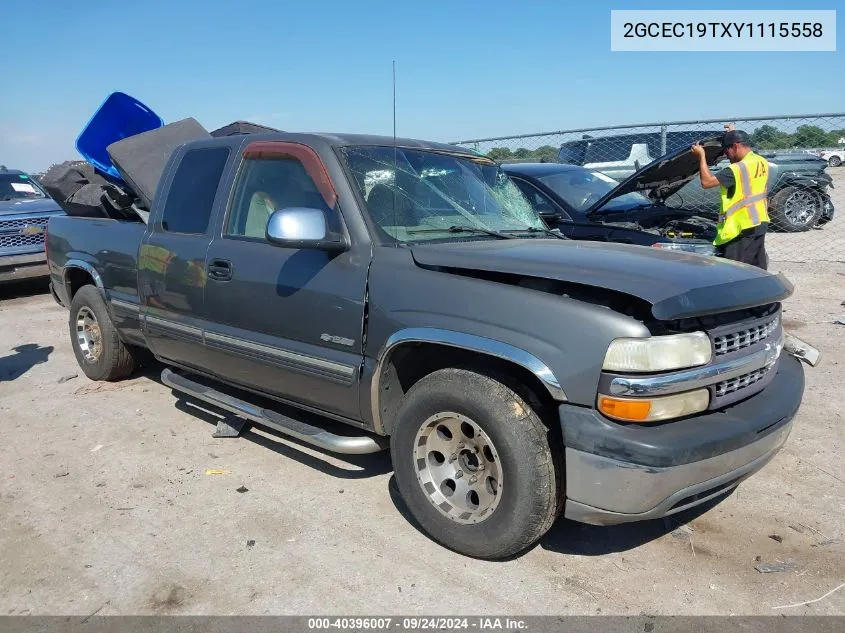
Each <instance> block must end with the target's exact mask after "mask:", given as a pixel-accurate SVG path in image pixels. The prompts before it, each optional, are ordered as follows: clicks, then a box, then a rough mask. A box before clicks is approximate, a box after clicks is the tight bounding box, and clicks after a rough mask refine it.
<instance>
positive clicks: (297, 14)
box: [0, 0, 845, 171]
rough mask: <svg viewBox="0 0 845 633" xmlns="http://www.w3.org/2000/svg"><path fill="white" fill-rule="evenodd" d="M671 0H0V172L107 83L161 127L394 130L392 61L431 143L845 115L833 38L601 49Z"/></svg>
mask: <svg viewBox="0 0 845 633" xmlns="http://www.w3.org/2000/svg"><path fill="white" fill-rule="evenodd" d="M796 4H797V3H794V2H782V1H779V0H767V1H765V2H753V1H749V2H744V3H743V4H742V6H737V5H736V3H734V2H714V1H710V0H709V1H708V2H707V3H703V4H702V5H699V6H705V7H706V8H707V9H737V8H742V9H794V8H796ZM838 5H839V6H841V0H835V1H830V0H824V1H821V0H820V1H816V2H813V3H812V5H811V6H807V7H804V8H808V9H836V8H838ZM678 7H679V4H678V3H677V1H674V2H665V1H661V0H654V1H652V2H648V3H644V2H627V3H626V2H618V1H617V2H604V1H602V0H593V1H591V2H588V3H581V2H564V1H563V0H556V1H551V0H549V1H541V0H521V2H518V3H517V2H514V1H513V0H449V1H442V0H425V1H424V2H418V1H414V0H405V1H400V0H392V1H381V2H376V1H369V0H354V1H352V2H350V1H343V0H340V1H335V0H324V1H319V0H313V1H311V2H301V1H297V2H292V1H289V0H238V1H237V2H221V1H217V0H205V1H203V2H199V1H196V2H189V1H187V0H181V1H180V0H167V1H165V0H144V1H143V2H121V3H117V2H111V1H107V0H85V1H84V2H67V0H27V1H26V2H12V1H11V0H4V1H3V2H2V6H0V16H2V20H0V33H2V35H0V64H2V65H4V66H5V70H6V72H5V73H4V78H3V81H2V82H0V164H5V165H7V166H8V167H10V168H19V169H24V170H27V171H40V170H43V169H45V168H47V167H48V166H49V165H50V164H52V163H54V162H58V161H62V160H68V159H76V158H78V157H79V156H78V154H77V152H76V150H75V149H74V142H75V139H76V136H77V135H78V134H79V132H80V131H81V130H82V128H83V127H84V126H85V124H86V122H87V121H88V119H89V118H90V116H91V115H92V114H93V113H94V111H95V110H96V109H97V108H98V107H99V105H100V103H101V102H102V101H103V99H105V97H106V96H108V94H110V93H111V92H113V91H122V92H126V93H128V94H130V95H132V96H134V97H136V98H137V99H140V100H141V101H142V102H143V103H145V104H146V105H148V106H149V107H150V108H152V109H153V110H154V111H155V112H157V113H158V114H159V115H160V116H161V117H162V118H163V119H164V120H165V121H166V122H172V121H176V120H179V119H182V118H186V117H194V118H195V119H197V120H198V121H199V122H200V123H202V124H203V125H204V126H205V127H206V128H207V129H209V130H211V129H214V128H216V127H219V126H221V125H224V124H226V123H229V122H231V121H235V120H239V119H245V120H250V121H254V122H257V123H264V124H266V125H270V126H272V127H276V128H280V129H284V130H288V131H298V132H325V131H332V132H360V133H371V134H392V130H393V118H392V116H393V102H392V94H393V92H392V90H393V89H392V62H393V61H394V60H395V62H396V77H397V79H396V126H397V133H398V134H399V135H400V136H406V137H415V138H424V139H427V140H433V141H447V142H448V141H456V140H465V139H476V138H482V137H487V136H502V135H510V134H524V133H532V132H544V131H550V130H560V129H571V128H580V127H589V126H599V125H616V124H626V123H639V122H644V123H647V122H654V121H664V120H678V119H698V118H722V117H724V118H725V119H727V120H730V119H734V118H742V117H750V116H765V115H781V114H806V113H822V112H824V113H828V112H840V111H845V82H843V75H842V69H843V68H845V63H843V62H845V53H843V52H842V49H843V47H842V45H840V46H839V50H838V51H836V52H803V53H795V52H791V53H779V52H778V53H727V52H724V53H713V52H709V53H702V52H690V53H678V52H674V53H669V52H657V53H655V52H636V53H635V52H611V50H610V32H609V29H610V11H611V9H637V8H639V9H677V8H678ZM842 15H845V11H840V12H839V14H838V15H837V19H838V23H839V24H838V25H837V26H839V25H841V23H842ZM837 30H838V31H839V30H841V29H839V28H838V29H837Z"/></svg>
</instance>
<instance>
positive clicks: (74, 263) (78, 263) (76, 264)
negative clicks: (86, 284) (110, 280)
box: [62, 259, 108, 305]
mask: <svg viewBox="0 0 845 633" xmlns="http://www.w3.org/2000/svg"><path fill="white" fill-rule="evenodd" d="M71 268H79V269H81V270H84V271H85V272H86V273H88V274H89V275H91V278H92V279H93V280H94V285H96V286H97V289H98V290H99V291H100V294H101V295H102V296H103V301H106V305H108V301H107V297H106V286H105V284H103V279H102V277H100V273H98V272H97V269H96V268H94V267H93V266H92V265H91V264H89V263H88V262H85V261H82V260H81V259H69V260H67V261H66V262H65V265H64V267H63V268H62V284H63V285H64V289H65V295H66V296H67V299H68V305H70V301H71V300H72V299H73V297H72V296H71V287H70V279H69V278H68V274H67V273H68V270H70V269H71Z"/></svg>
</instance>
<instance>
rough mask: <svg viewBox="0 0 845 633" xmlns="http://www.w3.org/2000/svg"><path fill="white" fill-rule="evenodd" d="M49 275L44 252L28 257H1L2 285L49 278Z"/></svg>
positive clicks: (31, 254)
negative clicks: (8, 282) (21, 280)
mask: <svg viewBox="0 0 845 633" xmlns="http://www.w3.org/2000/svg"><path fill="white" fill-rule="evenodd" d="M49 274H50V271H49V268H48V267H47V256H46V255H45V253H44V251H40V252H38V253H30V254H27V255H8V256H3V255H0V283H3V282H7V281H17V280H20V279H32V278H34V277H47V276H48V275H49Z"/></svg>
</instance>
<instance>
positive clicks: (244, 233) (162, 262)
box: [47, 133, 804, 559]
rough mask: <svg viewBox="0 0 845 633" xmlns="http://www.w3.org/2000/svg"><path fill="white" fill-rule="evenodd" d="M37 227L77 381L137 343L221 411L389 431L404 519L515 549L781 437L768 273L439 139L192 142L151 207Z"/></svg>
mask: <svg viewBox="0 0 845 633" xmlns="http://www.w3.org/2000/svg"><path fill="white" fill-rule="evenodd" d="M47 244H48V256H49V265H50V274H51V286H52V290H53V293H54V296H55V298H56V299H57V301H58V302H59V303H61V304H62V305H63V306H66V307H67V308H68V309H69V313H70V317H69V328H70V339H71V344H72V346H73V349H74V352H75V354H76V358H77V360H78V362H79V365H80V367H81V368H82V370H83V371H84V372H85V374H86V375H87V376H88V377H89V378H91V379H93V380H119V379H122V378H125V377H127V376H129V375H130V374H131V372H132V371H133V370H134V369H135V367H136V364H137V359H138V358H139V354H140V353H141V352H142V351H143V350H145V349H147V350H149V351H151V352H152V354H153V355H154V356H155V357H156V358H157V359H158V360H159V361H161V362H162V363H164V364H165V365H166V366H167V368H166V369H164V371H163V374H162V381H163V382H164V383H165V384H167V385H168V386H170V387H171V388H173V389H174V390H175V391H176V392H179V393H181V394H183V395H186V396H188V397H192V398H196V399H199V400H202V401H204V402H206V403H209V404H211V405H214V406H216V407H218V408H220V409H222V410H224V411H226V412H228V413H229V414H231V416H233V417H231V418H230V422H229V425H230V428H233V429H235V430H237V426H238V423H237V422H236V421H235V420H236V419H241V420H247V421H249V422H250V423H253V424H257V425H259V426H264V427H268V428H272V429H275V430H277V431H278V432H281V433H283V434H286V435H288V436H291V437H294V438H297V439H298V440H299V441H302V442H306V443H309V444H311V445H315V446H317V447H321V448H323V449H325V450H328V451H334V452H338V453H367V452H376V451H380V450H385V449H388V448H389V450H390V454H391V458H392V463H393V467H394V471H395V478H396V483H397V486H398V490H399V492H400V493H401V496H402V498H403V501H404V503H405V504H406V505H407V508H408V510H409V511H410V513H411V515H412V516H413V517H414V519H415V520H416V521H417V522H418V523H419V525H420V526H421V527H422V528H423V530H424V531H425V532H426V533H427V534H429V535H430V537H431V538H433V539H434V540H436V541H437V542H439V543H441V544H443V545H444V546H446V547H448V548H451V549H453V550H455V551H458V552H461V553H463V554H466V555H469V556H473V557H480V558H491V559H494V558H502V557H508V556H512V555H514V554H517V553H520V552H522V551H524V550H525V549H526V548H528V547H530V546H531V545H533V544H535V543H536V542H537V541H538V540H539V539H540V538H541V537H542V536H543V535H544V533H545V532H546V531H547V530H548V529H549V528H550V526H551V525H552V524H553V522H554V521H555V520H556V518H557V517H558V516H560V515H561V514H563V515H564V516H566V517H568V518H570V519H574V520H576V521H582V522H587V523H592V524H600V525H607V524H616V523H622V522H628V521H639V520H644V519H652V518H657V517H663V516H667V515H671V514H673V513H677V512H679V511H681V510H684V509H687V508H690V507H693V506H696V505H697V504H700V503H702V502H705V501H707V500H709V499H713V498H714V497H717V496H720V495H723V494H725V493H727V491H730V490H732V489H733V488H734V487H736V486H737V485H738V484H739V483H740V482H741V481H742V480H744V479H745V478H746V477H748V476H750V475H751V474H753V473H755V472H756V471H758V470H760V469H761V468H762V467H763V466H764V465H765V464H766V463H767V462H768V461H769V460H770V459H771V458H772V456H773V455H775V453H776V452H777V451H778V450H779V449H780V448H781V446H783V444H784V442H785V441H786V439H787V436H788V435H789V433H790V429H791V425H792V419H793V417H794V416H795V414H796V412H797V411H798V409H799V406H800V403H801V399H802V395H803V390H804V373H803V372H804V370H803V366H802V364H801V362H799V360H797V359H796V358H795V357H793V356H792V355H789V354H781V351H782V349H783V336H784V335H783V329H782V324H781V302H782V301H783V300H784V299H786V298H787V297H788V296H790V294H791V292H792V287H791V285H790V284H789V282H788V281H787V280H785V279H784V278H783V277H781V276H779V275H774V274H770V273H767V272H764V271H761V270H759V269H756V268H752V267H749V266H745V265H742V264H736V263H732V262H729V261H725V260H720V259H716V258H709V257H704V256H699V255H694V254H684V253H679V252H664V251H658V250H657V249H653V248H647V247H640V246H629V245H620V244H598V243H589V242H578V241H571V240H567V239H565V238H563V236H561V235H560V234H559V233H556V232H553V231H549V230H548V229H547V228H546V227H545V225H544V224H543V222H542V220H541V219H540V217H539V216H538V215H537V214H536V213H535V212H534V211H533V210H532V207H531V206H530V204H529V203H528V201H527V200H526V199H525V198H524V197H523V195H522V194H521V192H519V191H518V190H517V189H516V188H515V186H514V185H513V184H512V182H511V181H510V179H508V178H507V177H506V176H505V174H503V173H502V171H501V170H500V168H499V167H498V165H497V164H495V163H494V162H491V161H490V160H489V159H486V158H484V157H481V156H477V155H475V154H472V153H470V152H467V151H466V150H463V149H461V148H458V147H455V146H451V145H442V144H437V143H428V142H421V141H415V140H407V139H398V140H397V141H396V143H395V145H394V142H393V139H390V138H383V137H372V136H356V135H311V134H287V133H267V134H250V135H242V136H235V137H229V138H213V139H207V140H200V141H192V142H188V143H186V144H184V145H181V146H180V147H179V148H178V149H177V150H176V151H174V152H173V153H172V155H171V156H170V158H169V161H168V163H167V166H166V168H165V169H164V172H163V174H162V176H161V179H160V181H159V184H158V186H157V189H156V193H155V197H154V199H153V201H152V204H151V208H150V214H149V216H148V217H144V218H139V219H138V221H131V220H119V219H107V218H83V217H55V218H53V219H51V220H50V224H49V230H48V242H47ZM337 422H341V423H343V424H337ZM224 426H225V424H224Z"/></svg>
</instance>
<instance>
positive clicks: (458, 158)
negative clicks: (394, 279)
mask: <svg viewBox="0 0 845 633" xmlns="http://www.w3.org/2000/svg"><path fill="white" fill-rule="evenodd" d="M344 157H345V160H346V164H347V166H348V167H349V170H350V172H351V174H352V176H353V179H354V181H355V184H356V186H357V187H358V190H359V191H360V193H361V196H362V197H363V198H364V200H365V201H366V207H367V212H368V213H369V215H370V218H371V219H372V221H373V223H374V224H375V225H376V226H377V227H378V230H379V233H380V237H381V238H382V239H383V240H386V241H393V240H398V241H400V242H419V241H426V240H442V239H458V235H453V234H461V239H464V238H465V237H466V236H467V235H471V236H472V237H475V236H476V235H477V236H478V237H482V238H487V239H489V238H490V237H497V238H510V237H531V235H532V234H535V233H536V234H537V235H538V236H541V235H543V234H545V233H546V232H547V231H548V229H547V228H546V227H545V225H544V224H543V221H542V220H541V219H540V217H539V216H538V215H537V213H536V212H535V211H534V209H533V208H532V207H531V205H530V203H529V202H528V200H527V199H526V198H525V197H524V196H523V194H522V192H521V191H519V189H517V188H516V186H515V185H514V184H513V182H511V180H510V179H509V178H508V177H507V176H506V175H505V174H504V172H502V171H501V170H500V169H499V167H498V165H496V164H495V163H494V162H492V161H490V160H489V159H487V158H483V157H480V156H479V157H477V158H476V157H472V156H467V155H465V154H460V155H456V154H449V153H441V152H432V151H430V150H428V151H420V150H413V149H407V148H401V147H400V148H396V150H395V160H394V148H393V147H351V148H347V149H346V150H345V151H344Z"/></svg>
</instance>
